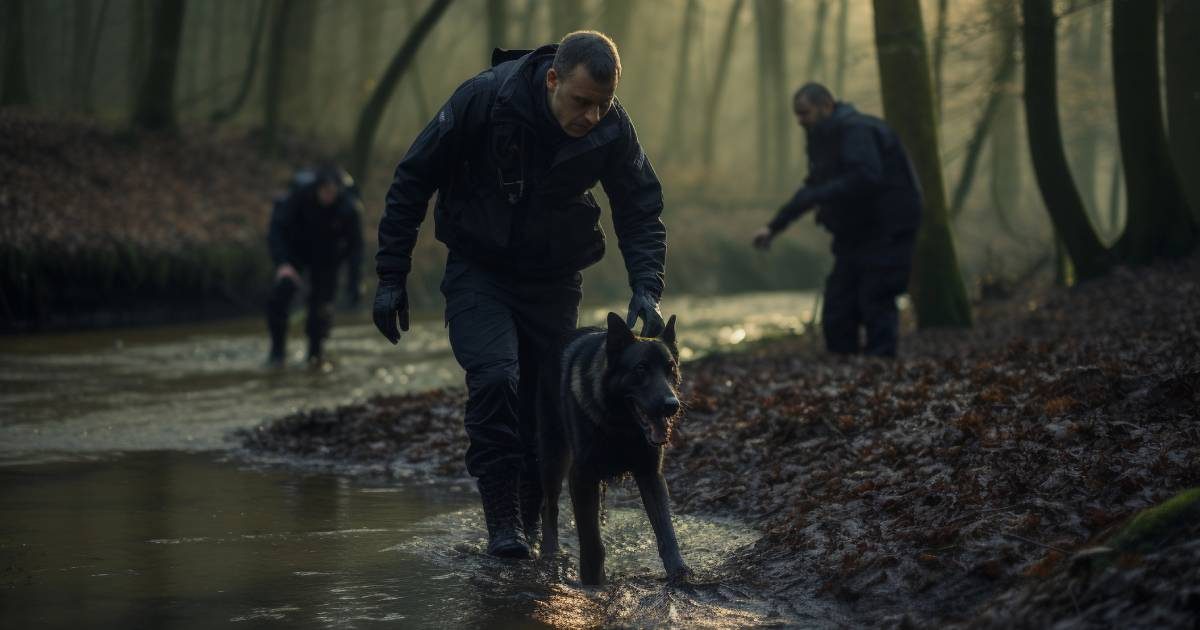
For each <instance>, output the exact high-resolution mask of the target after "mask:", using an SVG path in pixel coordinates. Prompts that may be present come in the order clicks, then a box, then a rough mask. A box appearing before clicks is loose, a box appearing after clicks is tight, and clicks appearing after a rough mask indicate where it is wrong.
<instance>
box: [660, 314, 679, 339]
mask: <svg viewBox="0 0 1200 630" xmlns="http://www.w3.org/2000/svg"><path fill="white" fill-rule="evenodd" d="M658 338H659V339H662V340H663V342H664V343H666V344H667V345H668V346H674V345H675V316H674V315H672V316H671V318H670V319H668V320H667V327H666V328H664V329H663V331H662V334H661V335H659V336H658Z"/></svg>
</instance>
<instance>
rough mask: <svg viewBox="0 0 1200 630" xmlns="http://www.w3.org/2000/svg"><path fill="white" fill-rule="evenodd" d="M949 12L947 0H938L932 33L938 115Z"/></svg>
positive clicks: (940, 112) (934, 92)
mask: <svg viewBox="0 0 1200 630" xmlns="http://www.w3.org/2000/svg"><path fill="white" fill-rule="evenodd" d="M949 13H950V7H949V2H948V0H938V3H937V26H936V30H935V31H934V35H933V101H934V105H935V106H936V107H937V113H938V116H939V117H940V116H941V115H942V93H943V92H944V91H945V90H944V89H943V87H944V86H943V83H944V82H945V81H944V80H943V79H942V68H943V66H944V65H945V63H944V62H945V61H946V26H947V21H948V19H949Z"/></svg>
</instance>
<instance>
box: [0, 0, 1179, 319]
mask: <svg viewBox="0 0 1200 630" xmlns="http://www.w3.org/2000/svg"><path fill="white" fill-rule="evenodd" d="M2 5H3V24H4V26H3V29H2V31H3V32H2V33H0V35H2V36H3V46H2V48H0V50H2V54H3V58H2V60H0V68H2V69H3V92H2V97H3V105H4V107H3V109H0V138H2V140H3V141H2V142H0V176H2V177H0V179H2V180H3V183H2V185H0V216H2V217H3V221H2V222H0V261H3V271H2V272H0V276H2V278H0V282H2V284H0V288H2V290H3V292H2V293H0V318H2V319H3V320H4V324H3V328H5V329H30V328H38V327H46V326H54V325H56V324H61V323H63V322H66V323H68V324H69V325H91V324H103V323H115V322H131V321H138V318H139V317H145V316H146V314H147V313H155V314H157V316H159V317H174V316H175V315H178V314H179V313H180V312H183V311H186V313H187V314H188V315H189V316H201V315H215V314H227V313H249V312H255V311H257V310H258V309H259V308H260V306H259V305H260V304H261V297H262V295H264V293H265V289H266V286H267V283H268V282H269V280H270V277H271V270H270V262H269V260H268V257H267V254H266V248H265V243H264V240H265V230H266V224H267V217H268V213H269V210H270V199H271V196H272V195H273V194H275V193H277V192H278V191H280V190H282V187H283V185H284V183H285V182H286V179H287V176H288V174H289V173H290V170H291V169H292V168H294V167H296V166H300V165H303V164H306V163H310V162H312V161H313V160H317V159H322V158H328V157H332V158H335V159H337V160H338V161H339V162H340V163H341V164H343V165H344V166H346V167H347V168H348V169H350V171H351V173H352V175H354V177H355V178H357V179H358V180H359V183H360V186H361V188H362V191H363V199H364V203H365V206H366V216H365V218H364V230H365V232H366V234H365V236H366V239H367V248H368V250H367V254H368V255H367V257H366V263H365V264H367V265H373V261H372V258H371V254H373V252H374V240H375V227H376V226H377V224H378V217H379V215H380V213H381V212H382V210H383V197H384V192H385V191H386V188H387V185H388V183H389V181H390V177H391V172H392V169H393V168H394V166H395V164H396V162H397V161H398V160H399V158H400V157H401V156H402V155H403V153H404V151H405V149H406V148H407V146H408V144H409V143H410V142H411V140H412V139H413V138H414V137H415V136H416V134H417V133H418V131H419V130H420V129H421V128H422V127H423V126H424V125H425V123H426V122H427V121H428V120H430V119H431V117H432V116H433V114H434V112H436V110H437V108H438V107H439V106H440V105H441V103H442V102H443V101H444V100H445V99H446V97H447V96H448V95H449V94H450V92H451V91H452V90H453V89H454V88H455V87H456V86H457V85H458V84H459V83H461V82H462V81H463V80H465V79H466V78H468V77H469V76H471V75H473V74H475V73H476V72H478V71H480V70H481V69H483V68H484V67H486V65H487V63H488V60H489V57H490V53H491V50H492V48H493V47H494V46H501V47H507V48H532V47H535V46H537V45H539V44H543V43H547V42H551V41H556V40H557V39H559V38H560V37H561V36H562V35H563V34H565V33H566V32H569V31H571V30H574V29H578V28H594V29H598V30H602V31H604V32H606V33H608V34H610V35H611V36H612V37H613V38H614V39H615V40H616V42H617V44H618V46H619V48H620V52H621V57H622V63H623V67H624V74H623V78H622V81H621V84H620V86H619V88H618V91H617V94H618V97H619V98H620V99H621V102H622V103H623V104H624V106H625V107H626V109H627V110H628V111H629V112H630V114H631V116H632V118H633V120H634V121H635V122H636V123H637V125H638V133H639V136H640V138H641V141H642V143H643V144H644V146H645V148H646V151H647V153H648V155H649V157H650V159H651V161H652V163H653V164H654V166H655V169H656V170H657V171H658V173H659V175H660V176H661V178H662V180H663V184H664V193H665V197H666V210H665V212H664V221H665V222H666V224H667V226H668V230H669V240H670V247H671V249H670V255H669V258H668V291H669V292H670V293H700V294H718V293H731V292H739V291H757V290H779V289H788V290H797V289H815V288H818V287H819V286H820V285H821V283H822V281H823V278H824V275H825V273H826V272H827V270H828V268H829V266H830V264H831V258H830V256H829V254H828V253H827V252H828V242H829V236H828V235H827V234H826V233H825V232H824V230H822V229H820V228H819V227H818V226H815V225H814V224H813V221H812V219H811V218H805V219H804V220H802V221H801V222H799V223H798V224H796V225H794V226H793V227H792V228H791V229H790V230H789V231H788V232H787V233H786V235H785V236H784V237H783V238H780V239H778V240H777V242H776V245H775V247H774V248H773V250H772V251H771V252H770V253H769V254H765V255H764V254H761V253H759V252H756V251H753V250H752V249H751V247H750V244H749V242H750V237H751V235H752V233H753V232H754V230H755V229H756V228H758V227H759V226H761V225H763V224H764V223H765V222H766V221H767V220H768V219H769V218H770V217H771V216H772V214H773V212H774V211H775V209H776V208H778V206H779V205H780V204H781V203H782V202H783V201H784V200H786V198H787V196H788V195H790V194H791V192H792V191H794V190H795V188H796V187H798V186H799V185H800V183H801V181H802V180H803V177H804V175H805V172H806V160H805V156H804V134H803V132H802V130H801V129H800V128H799V127H798V126H797V125H796V123H795V121H794V118H793V117H792V114H791V107H790V105H791V102H790V101H791V94H792V91H793V90H794V89H795V88H796V87H797V86H799V85H800V84H801V83H804V82H806V81H810V80H814V81H819V82H822V83H824V84H826V85H827V86H829V87H830V89H832V90H833V92H834V93H835V95H836V96H837V97H838V98H839V99H841V100H845V101H848V102H850V103H853V104H854V105H855V106H857V107H858V108H859V109H860V110H862V111H865V112H868V113H872V114H876V115H880V116H882V115H884V114H885V112H886V113H887V117H888V119H889V121H890V122H892V124H893V126H895V127H897V129H898V131H899V132H900V134H901V137H902V138H903V139H904V141H905V143H906V145H907V146H908V147H909V150H910V152H911V153H912V154H913V157H914V162H915V163H916V166H917V168H918V171H919V173H920V175H921V179H922V183H923V185H924V187H925V189H926V196H927V202H928V205H929V206H930V207H929V208H927V214H926V220H925V225H924V227H923V232H922V236H921V239H920V241H919V244H918V260H917V263H916V270H915V271H914V276H913V287H912V293H913V303H914V305H915V306H916V308H915V311H916V313H917V315H918V318H919V320H920V322H921V324H922V325H943V324H949V325H963V324H968V323H969V322H970V307H969V303H970V302H971V301H973V300H977V299H980V298H981V297H986V296H988V295H992V294H1003V293H1004V292H1005V291H1006V290H1007V289H1008V288H1011V287H1012V286H1014V285H1016V284H1019V283H1022V282H1026V281H1028V280H1029V279H1030V278H1032V277H1034V276H1035V275H1037V274H1039V273H1042V274H1048V273H1049V272H1050V271H1054V272H1055V277H1056V278H1057V279H1058V281H1059V282H1060V283H1064V284H1068V283H1072V282H1075V281H1076V280H1078V279H1086V278H1089V277H1094V276H1098V275H1103V274H1104V273H1106V272H1107V271H1108V270H1109V269H1110V268H1112V266H1113V265H1117V264H1141V263H1146V262H1149V261H1150V260H1152V259H1153V258H1155V257H1158V256H1174V255H1181V254H1184V253H1186V252H1188V251H1190V250H1191V249H1192V248H1193V247H1194V244H1195V242H1196V225H1197V222H1198V220H1197V213H1198V212H1200V210H1198V208H1200V203H1198V202H1197V200H1198V199H1200V191H1198V190H1197V184H1198V181H1197V180H1198V178H1197V177H1195V174H1196V165H1197V164H1200V157H1198V156H1200V146H1198V145H1200V129H1198V126H1197V125H1198V121H1200V114H1198V112H1200V86H1198V85H1197V82H1198V81H1200V79H1198V78H1197V73H1195V72H1194V69H1193V70H1189V69H1188V68H1187V64H1188V63H1194V61H1195V60H1196V59H1200V51H1198V50H1197V44H1196V43H1195V39H1196V38H1194V37H1193V38H1192V42H1188V41H1185V40H1187V37H1186V33H1189V32H1190V33H1191V34H1193V35H1194V34H1195V33H1197V32H1200V31H1198V30H1197V28H1196V27H1197V26H1200V15H1198V14H1200V10H1198V9H1197V6H1198V5H1200V3H1194V2H1184V1H1172V0H1165V1H1164V2H1162V3H1161V4H1160V3H1159V2H1154V1H1150V2H1140V1H1132V0H1108V1H1096V0H1076V1H1073V2H1062V1H1059V2H1049V1H1037V0H1025V1H1024V2H1017V1H1016V0H955V1H954V2H949V1H948V0H924V1H921V2H918V1H917V0H903V1H900V0H896V1H888V0H876V1H875V2H874V3H872V2H869V1H868V0H663V1H656V2H634V1H632V0H608V1H603V2H601V1H598V0H580V1H578V2H566V1H560V2H547V1H540V2H539V1H537V0H355V1H353V2H351V1H346V0H190V1H188V0H36V1H34V0H3V2H2ZM1022 5H1024V6H1022ZM913 25H916V27H913ZM922 26H923V28H921V27H922ZM1114 51H1116V52H1114ZM1114 59H1115V60H1116V61H1117V62H1118V63H1116V64H1114ZM1189 72H1190V76H1188V75H1189ZM1056 112H1057V114H1056ZM1119 118H1120V121H1118V119H1119ZM1031 140H1032V141H1033V143H1034V147H1033V149H1034V150H1033V151H1031V147H1030V141H1031ZM1168 145H1169V150H1168ZM1130 156H1133V159H1130ZM1034 157H1036V158H1037V164H1036V166H1037V168H1036V169H1035V160H1034ZM1061 157H1065V162H1064V161H1063V160H1061V159H1060V158H1061ZM1180 174H1183V175H1186V177H1179V176H1178V175H1180ZM1039 184H1040V185H1039ZM597 192H601V191H600V190H599V189H598V190H597ZM1188 198H1190V200H1191V203H1190V204H1189V203H1188V201H1187V199H1188ZM602 202H606V201H605V200H603V198H602ZM1131 209H1132V210H1131ZM430 214H432V213H430ZM606 220H607V219H606ZM426 226H428V227H431V226H432V216H429V217H427V220H426ZM1056 228H1057V229H1056ZM606 233H607V234H608V235H609V238H610V249H609V255H608V257H607V258H606V259H605V261H604V262H602V263H601V264H599V265H597V266H596V267H595V268H593V269H591V270H589V271H588V272H586V277H587V279H586V281H585V287H586V290H587V299H588V300H589V301H591V302H599V301H607V300H617V299H619V298H621V297H623V296H624V295H626V294H627V291H628V289H627V287H626V282H625V274H624V271H623V266H622V263H621V259H620V256H619V255H618V254H617V250H616V247H615V239H613V237H612V235H613V231H612V229H611V225H608V226H606ZM444 256H445V251H444V248H443V247H442V246H441V244H440V243H437V242H436V241H434V240H433V238H432V229H426V230H423V231H422V237H421V242H420V244H419V246H418V249H417V252H416V253H415V255H414V258H415V263H414V273H413V275H412V277H410V279H409V287H410V291H412V293H413V300H414V304H415V305H416V307H417V308H418V309H420V310H425V311H427V312H433V311H435V310H436V309H437V308H438V307H440V304H441V302H440V296H439V295H438V291H437V287H438V282H439V281H440V274H441V270H442V263H443V260H444ZM364 277H366V278H368V279H370V278H373V274H372V273H371V272H370V270H368V271H367V272H366V273H365V274H364ZM367 284H368V286H367V287H366V291H367V295H368V296H369V295H370V292H371V291H373V288H374V287H373V283H372V282H370V281H368V283H367Z"/></svg>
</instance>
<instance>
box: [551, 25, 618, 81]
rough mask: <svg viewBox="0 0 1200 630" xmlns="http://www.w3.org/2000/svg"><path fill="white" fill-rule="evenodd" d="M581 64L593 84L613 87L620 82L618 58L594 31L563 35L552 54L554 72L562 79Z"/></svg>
mask: <svg viewBox="0 0 1200 630" xmlns="http://www.w3.org/2000/svg"><path fill="white" fill-rule="evenodd" d="M580 64H583V66H584V67H585V68H587V71H588V74H589V75H591V77H592V80H593V81H595V82H596V83H601V84H604V85H616V84H617V81H619V80H621V56H620V55H619V54H617V45H616V44H614V43H613V40H612V39H609V37H608V35H605V34H604V33H601V32H598V31H575V32H574V33H567V36H566V37H564V38H562V41H561V42H559V43H558V52H557V53H555V54H554V72H556V73H557V74H558V76H560V77H563V78H566V77H567V76H569V75H570V74H571V72H572V71H573V70H575V68H577V67H579V65H580Z"/></svg>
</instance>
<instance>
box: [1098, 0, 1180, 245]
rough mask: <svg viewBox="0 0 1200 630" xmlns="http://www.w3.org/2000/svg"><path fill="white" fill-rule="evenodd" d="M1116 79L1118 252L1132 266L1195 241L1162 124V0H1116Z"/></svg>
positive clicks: (1114, 80) (1114, 43)
mask: <svg viewBox="0 0 1200 630" xmlns="http://www.w3.org/2000/svg"><path fill="white" fill-rule="evenodd" d="M1112 37H1113V42H1112V45H1113V54H1112V58H1113V83H1114V85H1115V87H1116V95H1117V98H1116V101H1117V133H1118V135H1119V136H1120V139H1121V162H1122V163H1123V164H1124V165H1125V190H1126V199H1127V203H1126V207H1127V208H1128V212H1127V217H1126V221H1125V232H1124V234H1122V235H1121V239H1120V240H1119V241H1118V248H1117V252H1118V254H1119V255H1120V256H1121V258H1122V259H1123V260H1125V261H1126V262H1129V263H1132V264H1145V263H1149V262H1151V261H1152V260H1153V259H1154V258H1156V257H1158V256H1164V257H1168V258H1175V257H1179V256H1182V255H1184V254H1186V253H1188V252H1189V251H1191V250H1192V248H1193V247H1195V245H1196V240H1197V235H1196V222H1195V221H1194V220H1193V217H1192V213H1191V210H1190V209H1189V208H1188V206H1187V201H1186V200H1185V199H1184V196H1183V189H1182V187H1181V185H1180V183H1179V177H1178V175H1177V174H1176V172H1175V165H1174V164H1173V163H1172V160H1171V152H1170V150H1169V149H1168V147H1167V136H1166V130H1165V129H1164V128H1163V118H1162V99H1161V97H1160V91H1159V88H1160V84H1159V78H1158V76H1159V75H1158V2H1155V1H1151V2H1147V1H1145V0H1114V2H1113V34H1112Z"/></svg>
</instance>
